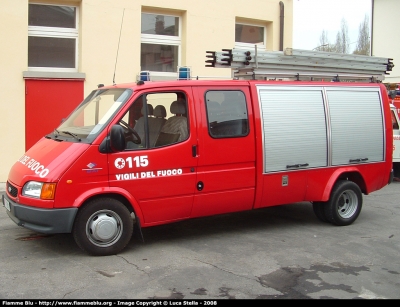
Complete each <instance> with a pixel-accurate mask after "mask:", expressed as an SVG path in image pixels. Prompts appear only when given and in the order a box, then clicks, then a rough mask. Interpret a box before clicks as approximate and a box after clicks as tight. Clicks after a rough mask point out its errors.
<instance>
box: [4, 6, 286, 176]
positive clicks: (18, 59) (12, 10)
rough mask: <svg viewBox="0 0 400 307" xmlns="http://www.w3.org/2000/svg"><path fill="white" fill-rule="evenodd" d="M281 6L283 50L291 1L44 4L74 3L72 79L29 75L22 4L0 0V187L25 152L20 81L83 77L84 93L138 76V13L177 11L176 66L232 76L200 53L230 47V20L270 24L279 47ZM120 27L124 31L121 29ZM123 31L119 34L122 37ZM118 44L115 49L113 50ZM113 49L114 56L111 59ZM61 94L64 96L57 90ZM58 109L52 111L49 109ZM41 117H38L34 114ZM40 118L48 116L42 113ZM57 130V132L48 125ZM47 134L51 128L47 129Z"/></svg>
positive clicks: (273, 46)
mask: <svg viewBox="0 0 400 307" xmlns="http://www.w3.org/2000/svg"><path fill="white" fill-rule="evenodd" d="M280 2H282V3H283V4H284V8H285V11H284V12H285V17H284V18H285V19H284V20H285V23H284V29H285V32H284V43H283V47H284V48H286V47H292V28H293V0H282V1H279V0H247V1H245V2H243V1H235V0H218V1H206V0H203V1H198V0H169V1H165V0H145V1H144V0H113V1H110V0H69V1H60V0H53V1H48V0H42V1H31V3H43V4H45V3H51V4H61V5H71V4H73V5H78V6H79V18H80V20H79V52H78V56H79V68H78V74H70V76H68V73H60V74H57V73H42V74H41V73H40V72H35V73H32V72H29V71H28V53H27V50H28V4H29V3H30V2H29V1H28V0H2V1H1V7H0V20H1V25H2V26H1V27H0V37H1V39H2V47H3V48H0V59H1V60H0V61H1V65H0V67H1V70H0V80H1V82H0V92H1V99H0V116H1V119H0V129H1V132H2V133H1V134H0V140H1V144H2V149H1V151H0V152H1V154H0V155H1V162H2V163H1V164H0V182H5V181H6V180H7V177H8V172H9V170H10V168H11V166H12V165H13V164H14V163H15V162H16V161H17V160H18V159H19V158H20V157H21V156H22V155H23V154H24V151H25V79H24V77H27V76H29V77H34V78H35V77H38V76H39V77H41V78H44V79H46V78H54V77H55V78H65V77H67V78H68V77H76V76H77V75H78V77H82V78H84V80H85V81H84V95H85V96H86V95H87V94H89V92H90V91H91V90H92V89H94V88H96V87H97V84H99V83H104V84H111V83H112V82H113V78H114V68H115V67H116V70H115V82H116V83H124V82H130V81H135V80H136V76H137V74H138V73H139V72H140V37H141V34H140V26H141V23H140V20H141V12H142V11H144V12H149V13H151V12H157V13H169V12H173V13H178V14H179V15H180V16H181V17H182V21H183V27H182V29H183V33H182V49H181V54H182V55H181V63H180V65H186V66H190V67H191V69H192V75H195V76H196V75H198V76H211V77H230V75H231V72H230V70H229V69H216V68H206V67H205V60H206V57H205V55H206V51H208V50H211V51H213V50H216V51H220V50H221V49H223V48H233V47H234V41H235V20H238V21H242V22H243V21H252V22H253V23H259V24H260V25H268V28H267V49H268V50H279V38H280V33H279V24H280V5H279V3H280ZM121 22H122V28H121ZM120 32H121V36H120ZM118 44H119V46H118ZM117 52H118V58H117V57H116V56H117ZM60 95H62V93H60ZM55 107H56V106H55ZM38 113H39V114H40V112H38ZM41 116H42V117H43V121H46V117H48V116H51V112H48V111H45V110H43V113H42V115H41ZM54 128H56V127H54ZM49 132H50V131H49Z"/></svg>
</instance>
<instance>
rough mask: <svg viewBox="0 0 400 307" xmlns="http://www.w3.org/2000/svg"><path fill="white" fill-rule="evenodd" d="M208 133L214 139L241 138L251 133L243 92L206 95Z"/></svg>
mask: <svg viewBox="0 0 400 307" xmlns="http://www.w3.org/2000/svg"><path fill="white" fill-rule="evenodd" d="M205 98H206V109H207V110H206V111H207V124H208V132H209V134H210V136H211V137H213V138H226V137H241V136H246V135H247V134H248V133H249V120H248V113H247V106H246V98H245V95H244V94H243V92H241V91H208V92H207V93H206V97H205Z"/></svg>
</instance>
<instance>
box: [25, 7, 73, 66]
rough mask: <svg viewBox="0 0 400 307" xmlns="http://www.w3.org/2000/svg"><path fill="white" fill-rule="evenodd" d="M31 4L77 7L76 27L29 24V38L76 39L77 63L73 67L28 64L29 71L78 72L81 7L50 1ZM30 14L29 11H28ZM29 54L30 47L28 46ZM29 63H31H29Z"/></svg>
mask: <svg viewBox="0 0 400 307" xmlns="http://www.w3.org/2000/svg"><path fill="white" fill-rule="evenodd" d="M29 5H48V6H59V7H61V6H64V7H65V6H66V7H73V8H74V9H75V28H60V27H44V26H30V25H29V24H28V38H29V37H30V36H31V37H49V38H68V39H74V40H75V63H74V67H73V68H67V67H43V66H28V71H46V72H78V59H79V7H78V6H76V5H59V4H48V3H29ZM28 14H29V12H28ZM28 56H29V47H28ZM28 65H29V64H28Z"/></svg>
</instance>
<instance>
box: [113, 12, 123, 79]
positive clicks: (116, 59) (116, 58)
mask: <svg viewBox="0 0 400 307" xmlns="http://www.w3.org/2000/svg"><path fill="white" fill-rule="evenodd" d="M124 13H125V8H124V10H123V11H122V19H121V29H120V30H119V39H118V48H117V56H116V57H115V67H114V76H113V85H115V71H116V69H117V61H118V51H119V43H120V41H121V32H122V24H123V22H124Z"/></svg>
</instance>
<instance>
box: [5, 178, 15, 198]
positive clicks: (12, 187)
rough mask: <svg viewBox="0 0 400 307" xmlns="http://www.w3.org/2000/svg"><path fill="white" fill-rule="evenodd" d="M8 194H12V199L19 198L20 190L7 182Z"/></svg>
mask: <svg viewBox="0 0 400 307" xmlns="http://www.w3.org/2000/svg"><path fill="white" fill-rule="evenodd" d="M6 189H7V192H8V194H10V195H11V196H12V197H17V195H18V189H17V188H16V187H14V186H13V185H12V184H11V183H9V182H8V181H7V186H6Z"/></svg>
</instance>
